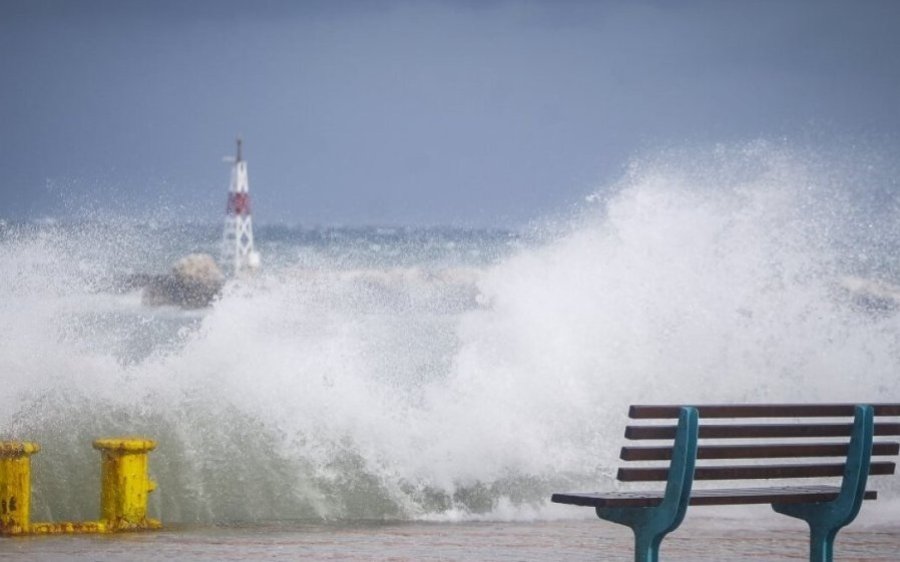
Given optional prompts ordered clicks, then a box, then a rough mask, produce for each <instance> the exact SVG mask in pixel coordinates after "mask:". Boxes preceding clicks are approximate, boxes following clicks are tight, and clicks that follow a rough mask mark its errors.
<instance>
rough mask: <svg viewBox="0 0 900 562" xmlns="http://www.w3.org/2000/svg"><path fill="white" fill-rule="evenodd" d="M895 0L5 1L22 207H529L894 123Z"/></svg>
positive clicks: (11, 135)
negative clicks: (627, 175)
mask: <svg viewBox="0 0 900 562" xmlns="http://www.w3.org/2000/svg"><path fill="white" fill-rule="evenodd" d="M897 21H900V3H897V2H818V1H816V2H727V1H724V2H677V3H676V2H651V1H645V2H574V1H573V2H512V1H494V2H462V1H459V2H451V1H443V2H437V1H436V2H400V1H397V2H362V1H360V2H324V1H323V2H286V1H271V0H270V1H262V2H237V1H232V0H225V1H217V2H212V1H194V2H143V1H141V2H138V1H133V0H131V1H129V0H126V1H111V0H110V1H107V0H98V1H93V2H87V1H61V0H59V1H57V0H54V1H48V0H31V1H23V0H7V1H5V2H3V3H0V53H2V54H0V76H2V77H3V82H2V89H0V127H2V135H0V172H2V173H3V178H4V179H3V180H2V184H0V190H2V195H3V197H4V200H5V201H6V203H5V204H4V206H3V207H2V209H3V211H2V212H0V214H2V216H13V217H15V216H23V215H41V214H62V213H65V212H74V211H78V210H80V209H82V208H84V207H90V206H102V207H114V208H133V207H137V208H155V207H156V206H159V205H168V206H170V207H175V208H176V211H177V212H180V213H182V214H184V215H187V216H199V217H202V218H209V219H212V218H215V217H217V215H218V213H219V212H221V210H222V205H223V203H222V200H223V198H224V195H223V193H222V192H223V190H224V189H225V187H226V186H225V184H226V182H227V168H225V167H224V166H223V165H222V164H220V163H219V160H220V158H221V156H222V155H223V154H224V153H229V152H230V151H231V150H232V142H233V137H234V136H235V135H236V134H242V135H243V136H244V137H245V139H246V147H247V157H248V160H249V162H250V174H251V189H252V190H253V192H254V196H255V199H256V207H255V209H256V214H257V217H258V220H263V221H267V220H268V221H286V222H299V223H335V222H339V223H429V224H434V223H463V224H476V225H485V224H493V223H503V224H516V223H520V222H521V221H523V220H528V219H530V218H534V217H539V216H541V215H542V214H543V213H547V212H551V211H552V210H554V209H557V208H560V207H562V206H565V205H567V204H569V203H571V202H572V201H576V200H578V199H579V198H580V197H581V196H583V195H584V194H586V193H588V192H589V190H590V189H591V188H592V187H595V186H596V185H597V184H598V182H600V181H601V179H602V178H606V177H614V176H615V175H617V174H618V173H619V172H620V170H621V168H622V166H623V165H624V163H625V162H627V160H628V158H629V157H630V156H631V155H633V154H634V153H635V152H637V151H640V150H644V149H647V148H652V147H654V146H658V145H667V144H673V143H674V144H678V143H682V142H731V141H736V140H737V141H739V140H745V139H753V138H757V137H769V138H771V137H777V138H780V137H785V136H787V137H791V136H802V135H810V134H813V135H823V136H829V135H833V136H840V135H851V136H857V137H871V136H875V137H887V138H896V137H897V135H898V132H900V111H898V109H897V107H898V100H900V60H898V58H900V39H898V34H897V33H896V32H895V29H894V28H895V26H896V22H897Z"/></svg>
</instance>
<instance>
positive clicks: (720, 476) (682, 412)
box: [551, 404, 900, 562]
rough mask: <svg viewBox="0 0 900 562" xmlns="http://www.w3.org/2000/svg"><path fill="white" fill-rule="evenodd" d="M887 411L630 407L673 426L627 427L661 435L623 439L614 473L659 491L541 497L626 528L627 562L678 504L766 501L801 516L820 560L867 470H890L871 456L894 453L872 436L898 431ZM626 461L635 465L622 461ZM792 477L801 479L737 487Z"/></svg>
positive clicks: (644, 551)
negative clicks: (631, 541) (699, 483)
mask: <svg viewBox="0 0 900 562" xmlns="http://www.w3.org/2000/svg"><path fill="white" fill-rule="evenodd" d="M892 416H900V404H875V405H854V404H757V405H749V404H745V405H707V406H671V405H669V406H631V408H630V409H629V411H628V417H629V418H631V419H636V420H672V419H677V420H678V424H677V425H671V422H668V423H664V424H662V425H661V422H659V421H654V422H640V423H638V424H634V425H629V426H628V427H627V428H626V429H625V438H626V439H630V440H657V441H664V442H663V443H654V444H652V445H651V446H639V447H634V446H625V447H623V448H622V452H621V459H622V460H623V461H626V462H625V463H624V464H623V466H621V467H620V468H619V471H618V480H619V481H622V482H654V481H656V482H659V481H664V482H666V487H665V490H657V491H650V492H646V491H616V492H608V493H561V494H553V497H552V498H551V501H553V502H556V503H564V504H571V505H580V506H588V507H593V508H595V509H596V511H597V516H598V517H600V518H601V519H605V520H608V521H612V522H614V523H619V524H622V525H627V526H628V527H630V528H631V529H632V531H633V532H634V537H635V552H634V559H635V560H636V561H637V562H656V561H657V560H658V559H659V546H660V543H661V542H662V539H663V538H664V537H665V535H666V534H668V533H670V532H672V531H673V530H675V529H676V528H677V527H678V525H680V524H681V521H682V520H683V519H684V515H685V513H686V511H687V507H688V505H735V504H771V505H772V508H773V509H774V510H775V511H776V512H778V513H781V514H784V515H788V516H791V517H796V518H799V519H802V520H804V521H806V522H807V523H808V524H809V528H810V554H809V559H810V561H813V562H830V561H831V560H832V558H833V549H834V539H835V536H836V535H837V533H838V531H839V530H840V529H841V528H842V527H844V526H846V525H848V524H849V523H850V522H851V521H853V519H854V518H855V517H856V515H857V513H859V509H860V506H861V504H862V502H863V500H864V499H867V500H874V499H875V498H876V496H877V494H876V492H875V491H874V490H867V488H866V482H867V479H868V476H869V475H885V474H893V473H894V462H893V461H892V460H890V459H888V460H872V457H873V456H874V457H891V456H895V455H897V454H898V451H900V445H898V444H897V443H896V442H891V441H875V439H874V437H876V436H877V437H883V436H898V435H900V423H898V420H896V419H893V420H891V419H888V420H885V419H884V418H885V417H892ZM848 417H849V418H851V419H850V420H848V419H846V418H848ZM762 418H766V421H765V422H763V423H760V419H762ZM827 418H831V419H827ZM876 418H877V421H876ZM700 419H703V421H704V423H703V424H700ZM708 420H709V421H708ZM635 461H640V462H642V464H641V465H638V466H635V465H633V464H630V463H632V462H635ZM646 461H668V464H667V465H662V466H660V465H659V463H658V462H657V463H656V464H652V463H651V464H650V465H649V466H648V465H647V462H646ZM793 478H802V479H805V481H804V482H803V483H802V485H779V486H771V487H757V486H758V484H757V485H756V486H753V485H751V486H747V483H748V482H752V481H758V480H761V479H779V480H780V479H793ZM826 479H827V480H826ZM695 480H729V481H740V482H741V483H740V486H746V487H729V488H708V489H692V488H693V483H694V481H695ZM735 485H736V486H737V485H738V484H735Z"/></svg>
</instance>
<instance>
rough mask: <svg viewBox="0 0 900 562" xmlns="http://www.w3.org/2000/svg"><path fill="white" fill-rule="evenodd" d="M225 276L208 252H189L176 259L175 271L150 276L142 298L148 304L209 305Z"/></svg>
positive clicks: (173, 268)
mask: <svg viewBox="0 0 900 562" xmlns="http://www.w3.org/2000/svg"><path fill="white" fill-rule="evenodd" d="M224 283H225V276H224V275H223V274H222V270H221V269H219V266H218V265H216V261H215V260H214V259H213V258H212V256H210V255H208V254H190V255H188V256H185V257H183V258H181V259H180V260H178V261H177V262H175V265H174V266H172V271H171V272H170V273H168V274H165V275H156V276H152V277H151V278H149V279H147V282H146V284H145V285H144V292H143V295H142V301H143V303H144V304H146V305H148V306H164V305H175V306H180V307H182V308H203V307H206V306H209V305H210V303H212V301H213V299H215V298H216V297H217V296H218V295H219V293H220V292H221V290H222V285H223V284H224Z"/></svg>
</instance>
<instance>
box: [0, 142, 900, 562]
mask: <svg viewBox="0 0 900 562" xmlns="http://www.w3.org/2000/svg"><path fill="white" fill-rule="evenodd" d="M892 162H893V160H887V161H885V160H884V159H879V158H875V157H872V156H871V155H866V154H863V155H862V156H861V155H860V154H859V153H854V154H852V155H851V156H843V157H840V158H835V157H834V155H833V154H823V153H820V152H817V151H814V150H801V149H796V148H793V147H788V146H785V145H784V144H782V143H764V142H759V143H749V144H743V145H740V146H728V147H723V146H717V147H714V148H712V149H708V148H707V149H704V150H693V149H692V150H683V149H680V150H673V151H662V152H660V153H658V154H655V155H653V156H652V157H646V158H643V159H639V160H635V161H634V162H632V163H631V164H630V165H629V166H628V167H627V168H626V169H624V170H623V172H622V174H621V177H620V178H619V179H617V180H615V181H613V182H610V183H609V184H607V185H603V186H601V187H599V188H597V189H596V190H593V191H592V192H591V193H590V194H589V195H588V196H587V197H585V198H584V200H583V201H580V202H577V203H576V204H573V205H572V207H571V208H569V209H566V210H564V211H556V212H554V213H552V214H550V215H548V216H546V217H538V218H536V219H535V220H534V221H533V222H532V223H529V224H526V225H523V226H518V227H516V228H511V227H499V226H498V227H478V228H463V227H433V226H429V227H423V226H404V225H390V226H333V225H332V226H321V225H308V224H297V225H287V224H273V223H268V222H266V218H265V217H264V216H255V217H254V220H255V221H256V223H255V229H254V234H255V239H256V247H257V250H258V251H259V252H260V254H261V257H262V267H261V268H260V269H259V270H258V271H256V272H255V273H253V274H246V275H239V276H234V277H230V278H229V279H228V281H227V282H226V284H225V286H224V288H223V290H222V293H221V295H220V296H219V297H218V298H217V299H216V300H215V301H214V302H213V303H212V305H211V306H209V307H206V308H201V309H192V310H185V309H182V308H179V307H177V306H150V305H148V304H145V302H144V300H143V299H142V290H141V288H140V287H139V286H134V285H133V284H132V283H129V282H128V281H127V280H128V279H132V278H134V277H135V276H140V275H146V274H159V273H165V272H166V271H167V270H168V269H169V268H170V267H171V266H172V264H173V263H174V262H175V261H176V260H178V259H179V258H181V257H183V256H185V255H188V254H192V253H208V254H210V255H213V256H215V257H218V256H219V254H220V242H221V238H222V226H221V225H220V224H219V223H214V222H196V221H190V220H180V221H175V220H172V219H169V218H167V217H164V216H154V217H146V216H142V217H137V216H129V215H127V214H122V213H108V214H104V213H92V214H90V215H88V216H78V217H72V216H65V217H62V216H61V217H44V218H41V219H29V220H22V219H14V218H8V219H5V220H3V221H2V222H0V318H3V320H4V325H5V329H4V331H3V332H4V334H3V337H2V338H0V383H2V386H0V388H2V390H0V438H2V439H9V440H26V441H33V442H37V443H39V444H40V445H41V448H42V449H41V451H40V453H38V454H36V455H34V456H33V457H32V473H33V476H32V485H33V494H32V496H33V497H32V520H34V521H79V520H91V519H96V518H97V516H98V504H99V455H98V454H97V452H96V451H95V450H93V449H92V447H91V441H92V440H93V439H96V438H99V437H111V436H118V435H141V436H146V437H149V438H152V439H155V440H156V441H157V442H158V447H157V448H156V450H154V451H153V452H152V453H151V457H150V471H151V475H152V477H153V479H154V480H155V481H156V482H157V483H158V488H157V490H156V491H155V492H153V493H152V494H151V499H150V506H149V509H150V515H151V516H152V517H155V518H159V519H161V520H162V521H163V524H164V525H165V529H164V530H163V531H160V532H156V533H137V534H121V535H114V536H103V537H91V536H79V537H72V536H67V537H29V538H5V539H0V558H11V559H12V558H15V559H40V560H121V559H130V560H143V559H146V560H163V559H165V560H169V559H176V560H222V559H241V560H270V559H310V560H319V559H321V560H560V559H571V560H598V559H600V560H628V559H630V558H631V551H630V548H631V537H630V536H629V534H628V531H627V529H624V528H619V527H615V526H612V525H610V524H608V523H604V522H601V521H599V520H597V519H596V517H594V516H593V513H592V512H591V510H590V509H585V508H577V507H572V506H561V505H555V504H551V503H550V501H549V498H550V494H552V493H553V492H554V491H572V490H600V489H608V488H612V487H614V486H615V483H614V478H615V467H616V466H617V462H618V461H617V456H618V449H619V447H620V445H621V444H622V434H623V428H624V425H625V424H626V422H627V420H626V411H627V406H628V405H629V404H633V403H694V404H697V403H729V402H773V401H778V402H821V401H840V402H859V403H865V402H897V401H900V376H898V373H900V253H898V249H900V243H898V241H900V237H898V233H900V196H898V192H897V183H896V179H894V178H896V177H898V176H895V175H893V171H894V170H893V168H894V167H895V166H894V165H893V164H892ZM264 193H265V192H264V190H263V189H262V188H260V189H259V196H260V197H262V196H264ZM873 480H876V481H879V480H880V481H881V482H877V485H876V487H877V489H878V490H879V499H878V500H877V501H875V502H867V503H866V505H865V506H864V507H863V510H862V514H861V516H860V519H859V521H857V522H855V523H854V524H853V525H851V526H850V528H848V529H847V530H846V531H844V533H842V534H841V535H840V538H839V540H838V548H837V553H838V559H841V560H851V559H852V560H895V559H896V552H897V551H898V547H900V478H897V477H879V478H873ZM736 536H739V539H737V538H735V537H736ZM805 545H806V534H805V530H804V528H803V526H802V524H801V523H798V522H796V521H788V520H786V518H784V517H782V516H779V515H776V514H774V513H773V512H772V511H771V510H770V509H769V508H767V507H765V506H762V507H759V506H756V507H752V508H723V509H714V508H694V509H692V510H690V511H689V513H688V519H687V521H686V523H685V525H684V527H683V529H679V530H678V531H677V532H676V533H675V534H673V535H672V537H671V538H670V539H667V541H666V542H665V543H664V546H663V554H664V557H665V558H666V559H671V560H718V559H724V558H728V559H732V560H743V559H747V560H751V559H752V560H792V559H803V558H804V557H805V556H806V555H805V548H806V546H805ZM667 549H668V550H667ZM842 549H844V550H842ZM667 552H668V555H667V554H666V553H667ZM842 553H843V556H842Z"/></svg>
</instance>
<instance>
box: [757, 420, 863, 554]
mask: <svg viewBox="0 0 900 562" xmlns="http://www.w3.org/2000/svg"><path fill="white" fill-rule="evenodd" d="M874 420H875V411H874V409H873V408H872V407H871V406H856V413H855V415H854V420H853V434H852V436H851V437H850V447H849V450H848V452H847V464H846V465H845V467H844V479H843V481H842V482H841V492H840V494H839V495H838V497H837V498H835V499H833V500H832V501H829V502H821V503H810V504H772V509H774V510H775V511H776V512H778V513H781V514H784V515H788V516H790V517H796V518H798V519H803V520H804V521H806V522H807V523H808V524H809V560H810V562H832V560H833V558H834V539H835V537H836V536H837V534H838V531H840V530H841V528H842V527H845V526H846V525H849V524H850V522H851V521H853V520H854V519H855V518H856V515H857V514H858V513H859V508H860V507H861V506H862V502H863V496H864V495H865V493H866V481H867V480H868V478H869V465H870V464H871V461H872V439H873V436H874V432H875V427H874Z"/></svg>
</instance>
